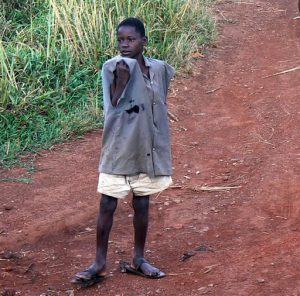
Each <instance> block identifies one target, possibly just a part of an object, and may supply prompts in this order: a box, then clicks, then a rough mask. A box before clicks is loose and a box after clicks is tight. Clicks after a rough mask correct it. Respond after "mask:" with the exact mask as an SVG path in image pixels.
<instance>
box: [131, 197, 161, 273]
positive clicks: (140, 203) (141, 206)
mask: <svg viewBox="0 0 300 296" xmlns="http://www.w3.org/2000/svg"><path fill="white" fill-rule="evenodd" d="M132 206H133V209H134V218H133V226H134V254H133V262H132V263H133V266H134V267H139V268H140V269H141V270H142V271H143V273H145V274H147V275H152V274H155V273H157V272H159V270H158V269H157V268H155V267H153V266H151V265H150V264H148V263H143V264H142V265H140V266H139V263H138V262H141V259H144V251H145V243H146V237H147V231H148V223H149V196H133V199H132Z"/></svg>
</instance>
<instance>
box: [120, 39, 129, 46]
mask: <svg viewBox="0 0 300 296" xmlns="http://www.w3.org/2000/svg"><path fill="white" fill-rule="evenodd" d="M120 45H121V47H128V46H129V43H128V41H127V40H123V41H121V44H120Z"/></svg>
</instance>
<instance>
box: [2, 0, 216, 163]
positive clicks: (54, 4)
mask: <svg viewBox="0 0 300 296" xmlns="http://www.w3.org/2000/svg"><path fill="white" fill-rule="evenodd" d="M211 1H212V0H210V1H209V0H126V1H125V0H120V1H113V0H68V1H67V0H46V1H45V0H0V37H1V38H0V71H1V72H0V165H2V166H10V165H12V164H14V163H16V162H17V161H18V158H19V157H20V155H22V154H24V153H26V152H36V151H38V150H39V149H44V148H49V147H51V146H52V145H53V144H54V143H57V142H60V141H62V140H65V139H67V138H69V137H70V136H72V135H74V134H76V135H80V134H83V133H85V132H87V131H88V130H91V129H94V128H96V127H100V126H101V124H102V98H101V78H100V77H99V69H100V68H101V65H102V64H103V62H104V61H105V60H107V59H108V58H110V57H112V56H114V55H116V53H117V52H116V49H115V27H116V25H117V24H118V23H119V22H120V21H121V20H123V19H124V18H125V17H127V16H137V17H139V18H141V19H142V20H143V21H144V22H145V24H146V30H147V34H148V36H149V39H150V44H149V49H148V50H147V53H146V54H147V55H149V56H152V57H157V58H161V59H166V60H167V61H168V62H169V63H171V64H172V65H174V66H175V67H177V68H178V67H180V66H182V65H183V64H184V65H188V64H189V63H188V62H189V56H190V54H191V53H193V52H196V51H197V50H198V49H199V46H200V45H202V44H207V43H209V42H210V40H211V39H212V37H213V33H214V22H213V20H212V18H211V16H210V15H209V13H208V10H207V7H208V5H209V3H210V2H211Z"/></svg>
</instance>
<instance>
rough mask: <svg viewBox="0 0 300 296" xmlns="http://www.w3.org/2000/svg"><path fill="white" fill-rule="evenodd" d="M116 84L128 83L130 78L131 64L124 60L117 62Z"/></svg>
mask: <svg viewBox="0 0 300 296" xmlns="http://www.w3.org/2000/svg"><path fill="white" fill-rule="evenodd" d="M115 78H116V84H121V85H126V84H127V82H128V80H129V79H130V71H129V66H128V65H127V64H126V63H125V61H124V60H121V61H120V62H118V63H117V66H116V70H115Z"/></svg>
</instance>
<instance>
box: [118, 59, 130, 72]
mask: <svg viewBox="0 0 300 296" xmlns="http://www.w3.org/2000/svg"><path fill="white" fill-rule="evenodd" d="M116 67H117V68H118V69H122V70H128V71H129V66H128V65H127V64H126V62H125V61H124V60H121V61H119V62H117V66H116Z"/></svg>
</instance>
